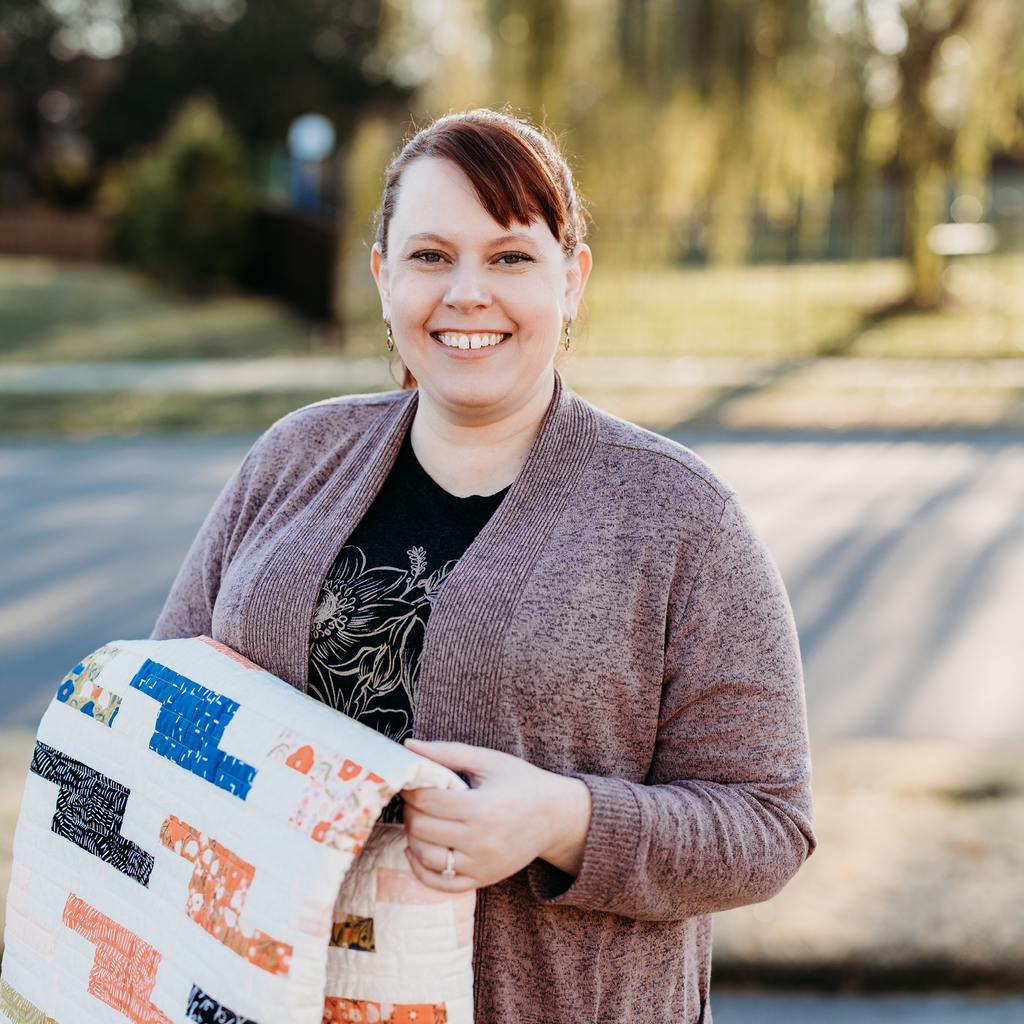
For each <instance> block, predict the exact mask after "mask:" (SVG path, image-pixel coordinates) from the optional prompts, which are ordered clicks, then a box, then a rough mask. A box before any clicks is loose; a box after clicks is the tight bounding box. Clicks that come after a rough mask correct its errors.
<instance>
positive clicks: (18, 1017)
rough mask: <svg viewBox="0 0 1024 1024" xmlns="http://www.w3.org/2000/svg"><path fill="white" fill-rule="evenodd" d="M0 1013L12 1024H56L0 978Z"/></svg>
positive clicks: (5, 980)
mask: <svg viewBox="0 0 1024 1024" xmlns="http://www.w3.org/2000/svg"><path fill="white" fill-rule="evenodd" d="M0 1013H2V1014H3V1015H4V1016H5V1017H6V1018H7V1019H8V1020H12V1021H14V1024H57V1022H56V1021H55V1020H54V1019H53V1018H52V1017H47V1016H46V1014H45V1013H43V1011H42V1010H40V1009H39V1007H38V1006H36V1005H35V1003H30V1002H29V1001H28V1000H27V999H26V998H25V997H24V996H23V995H22V994H21V993H20V992H18V991H16V990H15V989H14V988H13V986H11V985H10V984H9V983H8V981H7V979H6V978H0Z"/></svg>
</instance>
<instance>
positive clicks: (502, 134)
mask: <svg viewBox="0 0 1024 1024" xmlns="http://www.w3.org/2000/svg"><path fill="white" fill-rule="evenodd" d="M421 157H434V158H436V159H441V160H450V161H451V162H452V163H453V164H455V165H456V166H457V167H458V168H459V169H460V170H461V171H462V172H463V173H464V174H465V175H466V177H467V178H469V180H470V182H472V184H473V188H474V189H475V190H476V194H477V198H478V199H479V200H480V204H481V206H483V208H484V209H485V210H486V211H487V212H488V213H489V214H490V215H491V216H492V217H493V218H494V219H495V220H496V221H497V222H498V223H499V224H500V225H501V226H502V227H503V228H506V229H507V228H509V227H510V226H511V225H512V223H513V222H515V223H518V224H525V225H529V224H531V223H532V222H533V221H534V220H540V221H543V223H545V224H546V225H547V226H548V230H549V231H550V232H551V234H552V236H553V237H554V238H555V239H556V240H557V241H558V242H559V243H560V244H561V246H562V250H563V251H564V252H565V254H566V256H571V255H572V253H573V251H574V250H575V248H576V246H577V244H578V243H579V242H580V241H581V240H582V238H583V236H584V235H585V234H586V230H587V227H586V221H585V219H584V216H583V210H582V204H581V202H580V198H579V195H578V194H577V192H576V185H575V182H574V181H573V177H572V171H571V170H570V169H569V164H568V163H567V162H566V159H565V157H564V156H563V155H562V153H561V151H560V150H559V148H558V146H557V145H556V144H555V142H554V141H553V140H552V139H550V138H549V137H548V136H546V135H544V134H543V133H542V132H540V131H538V130H537V129H536V128H534V127H533V126H532V125H529V124H527V123H526V122H525V121H520V120H518V119H517V118H514V117H509V116H508V115H507V114H500V113H498V112H497V111H495V110H469V111H466V112H464V113H461V114H449V115H448V116H447V117H442V118H440V119H439V120H437V121H435V122H434V123H433V124H431V125H428V126H427V127H426V128H423V129H421V130H420V131H418V132H417V133H416V134H415V135H414V136H413V137H412V138H411V139H409V140H408V141H407V142H406V143H405V145H404V146H403V148H402V150H401V152H400V153H399V154H398V155H397V156H396V157H395V158H394V159H393V160H392V161H391V163H390V164H388V169H387V177H386V180H385V183H384V195H383V196H382V197H381V201H380V207H379V208H378V210H377V237H376V241H377V245H378V246H380V251H381V255H382V256H387V251H388V227H389V225H390V223H391V218H392V216H393V215H394V212H395V206H396V204H397V202H398V192H399V189H400V186H401V179H402V171H404V170H405V168H406V167H408V166H409V164H411V163H412V162H413V161H414V160H418V159H420V158H421ZM402 386H403V387H406V388H409V387H415V386H416V382H415V380H414V379H413V377H412V374H411V373H409V370H408V368H406V370H405V377H404V380H403V383H402Z"/></svg>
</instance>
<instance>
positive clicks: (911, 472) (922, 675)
mask: <svg viewBox="0 0 1024 1024" xmlns="http://www.w3.org/2000/svg"><path fill="white" fill-rule="evenodd" d="M680 440H683V441H684V442H685V443H689V444H691V445H692V446H693V447H695V448H696V449H697V450H698V451H699V452H700V453H701V454H702V455H703V456H704V457H705V458H707V459H708V461H709V462H710V463H711V464H712V465H713V466H714V467H715V468H716V469H717V470H718V471H719V472H720V473H721V474H722V475H723V476H724V477H725V478H726V479H727V480H729V481H730V482H731V483H732V484H733V486H735V487H736V489H737V490H738V491H739V493H740V495H741V496H742V497H743V499H744V501H745V503H746V504H747V507H748V508H749V510H750V512H751V515H752V516H753V518H754V520H755V522H756V523H757V525H758V527H759V529H760V530H761V531H762V534H763V535H764V537H765V539H766V541H767V542H768V546H769V548H770V549H771V550H772V552H773V554H774V555H775V558H776V560H777V561H778V563H779V566H780V569H781V571H782V574H783V577H784V578H785V580H786V583H787V586H788V587H789V591H790V595H791V597H792V599H793V606H794V611H795V614H796V618H797V623H798V626H799V629H800V633H801V641H802V645H803V651H804V658H805V666H806V677H807V692H808V707H809V712H810V718H811V727H812V732H813V734H814V735H815V736H816V737H818V738H829V737H840V736H859V735H895V736H922V735H933V736H945V737H954V738H965V737H1015V738H1021V737H1024V686H1022V685H1021V682H1022V676H1024V630H1022V629H1021V628H1020V623H1021V622H1024V587H1022V586H1021V584H1020V582H1019V581H1020V580H1021V579H1024V435H1021V434H1016V435H1010V434H1008V435H995V434H987V435H986V434H974V435H963V436H961V437H953V436H939V435H931V436H923V437H922V438H921V439H918V440H913V439H905V438H904V439H888V440H887V439H884V438H877V437H876V438H872V439H861V440H850V439H848V438H847V439H845V440H842V439H837V438H835V437H831V438H829V437H821V438H814V437H809V436H803V437H796V438H792V439H784V438H783V439H780V438H778V437H775V438H766V437H747V438H744V437H742V436H737V435H718V436H715V435H709V434H697V433H692V432H691V433H689V434H686V435H681V436H680ZM249 441H250V438H243V437H226V438H211V437H183V436H177V437H173V436H167V437H144V438H136V439H125V440H103V441H89V442H84V441H83V442H73V441H52V442H46V441H20V442H14V441H5V442H3V443H2V444H0V515H2V523H3V527H2V532H0V559H2V564H3V567H4V568H3V572H2V574H0V723H2V724H3V725H5V726H8V727H16V726H25V727H32V726H34V724H35V722H36V721H37V720H38V718H39V716H40V714H41V713H42V711H43V709H44V708H45V706H46V704H47V702H48V701H49V699H50V696H51V695H52V692H53V689H54V686H55V684H56V682H57V681H58V680H59V679H60V678H61V677H62V676H63V674H64V673H65V672H66V671H67V670H68V668H70V667H71V666H72V665H73V664H75V662H76V661H77V660H78V659H79V658H80V657H81V656H82V654H83V653H86V652H88V651H90V650H92V649H93V648H95V647H97V646H99V645H100V644H102V643H104V642H106V641H107V640H111V639H116V638H119V637H120V638H124V637H130V636H143V635H146V634H147V633H148V631H149V629H150V628H151V626H152V622H153V620H154V618H155V616H156V614H157V612H158V611H159V608H160V605H161V602H162V600H163V597H164V595H165V594H166V591H167V588H168V586H169V585H170V582H171V580H172V579H173V576H174V573H175V571H176V569H177V566H178V564H179V563H180V561H181V558H182V556H183V555H184V553H185V551H186V550H187V548H188V545H189V543H190V540H191V538H192V536H193V534H194V532H195V530H196V528H197V527H198V525H199V523H200V522H201V521H202V518H203V515H204V514H205V512H206V510H207V508H208V507H209V505H210V503H211V502H212V500H213V498H214V497H215V495H216V493H217V491H218V490H219V488H220V486H221V485H222V483H223V482H224V480H225V479H226V478H227V477H228V475H229V474H230V472H231V470H232V469H233V468H234V466H235V465H236V464H237V463H238V461H239V460H240V458H241V457H242V455H243V454H244V452H245V450H246V448H247V446H248V443H249Z"/></svg>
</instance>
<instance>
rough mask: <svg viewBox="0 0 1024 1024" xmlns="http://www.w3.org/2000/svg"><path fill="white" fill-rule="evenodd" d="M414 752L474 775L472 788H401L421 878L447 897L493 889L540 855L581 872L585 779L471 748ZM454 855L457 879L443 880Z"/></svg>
mask: <svg viewBox="0 0 1024 1024" xmlns="http://www.w3.org/2000/svg"><path fill="white" fill-rule="evenodd" d="M406 746H407V747H408V748H409V749H410V750H412V751H413V752H415V753H417V754H420V755H422V756H423V757H427V758H430V760H431V761H436V762H437V763H438V764H443V765H444V766H445V767H446V768H451V769H452V771H456V772H464V773H465V774H466V775H468V776H469V778H470V781H471V785H472V788H471V789H468V790H452V789H411V790H403V791H402V796H403V797H404V799H405V811H404V817H405V831H406V835H407V837H408V840H409V848H408V850H407V851H406V856H407V857H408V858H409V863H410V865H411V866H412V870H413V872H414V874H415V875H416V877H417V878H419V879H420V881H421V882H424V883H425V884H426V885H429V886H432V887H433V888H435V889H442V890H444V891H445V892H467V891H468V890H470V889H479V888H480V887H482V886H485V885H493V884H494V883H495V882H500V881H501V880H502V879H503V878H508V877H509V875H514V874H515V873H516V872H517V871H520V870H521V869H522V868H524V867H526V865H527V864H529V863H531V862H532V861H533V860H535V859H536V858H538V857H540V858H541V859H542V860H546V861H547V862H548V863H549V864H553V865H554V866H555V867H557V868H560V869H561V870H562V871H565V872H566V873H567V874H570V875H573V876H575V875H577V874H579V870H580V867H581V866H582V864H583V847H584V844H585V843H586V839H587V830H588V828H589V827H590V790H588V789H587V787H586V784H585V783H583V782H582V781H581V780H579V779H570V778H566V777H565V776H564V775H556V774H554V773H553V772H547V771H544V769H543V768H537V767H536V766H535V765H532V764H530V763H529V762H527V761H523V760H522V759H521V758H518V757H512V756H511V755H510V754H502V753H499V752H498V751H496V750H488V749H487V748H485V747H471V746H468V745H467V744H465V743H426V742H424V741H422V740H406ZM449 850H454V852H455V854H454V855H455V871H456V875H455V878H454V880H452V881H446V880H445V879H444V878H442V876H441V872H442V871H443V870H444V869H445V867H446V865H447V861H448V851H449Z"/></svg>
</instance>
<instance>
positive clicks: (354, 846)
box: [268, 729, 395, 854]
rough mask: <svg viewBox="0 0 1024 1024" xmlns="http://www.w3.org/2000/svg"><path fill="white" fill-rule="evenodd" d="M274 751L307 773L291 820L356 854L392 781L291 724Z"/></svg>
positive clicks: (280, 759)
mask: <svg viewBox="0 0 1024 1024" xmlns="http://www.w3.org/2000/svg"><path fill="white" fill-rule="evenodd" d="M268 756H269V757H270V758H272V759H273V760H275V761H278V762H280V763H282V764H286V765H287V766H288V767H289V768H291V769H292V770H293V771H296V772H298V773H299V774H300V775H305V776H306V780H307V783H306V789H305V791H304V792H303V793H302V795H301V796H300V797H299V799H298V802H297V803H296V805H295V808H294V809H293V811H292V813H291V817H289V819H288V822H289V824H291V825H293V826H294V827H295V828H296V829H297V830H298V831H299V832H301V833H302V834H303V835H305V836H309V837H310V839H312V840H313V841H314V842H317V843H323V844H324V845H325V846H333V847H335V848H336V849H339V850H348V851H349V852H350V853H353V854H356V853H358V852H359V850H360V847H361V846H362V844H363V843H364V842H365V841H366V837H367V836H368V835H369V834H370V830H371V829H372V828H373V823H374V822H375V821H376V820H377V815H378V814H380V812H381V810H382V809H383V807H384V806H385V805H386V804H387V802H388V801H389V800H390V799H391V798H392V797H393V796H394V795H395V791H394V790H393V789H391V787H390V786H388V784H387V782H385V780H384V779H382V778H381V777H380V776H379V775H377V774H375V773H374V772H371V771H368V770H367V769H365V768H364V767H363V766H362V765H361V764H357V763H356V762H355V761H353V760H352V759H351V758H348V757H345V755H344V754H338V753H334V752H333V751H329V750H325V749H324V748H323V747H321V746H320V745H319V744H318V743H316V742H315V741H314V740H307V739H304V738H303V737H301V736H298V735H296V734H295V733H294V732H292V731H291V730H290V729H285V730H284V731H283V732H282V733H281V735H280V736H278V738H277V740H276V741H275V742H274V745H273V747H271V749H270V750H269V751H268Z"/></svg>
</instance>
